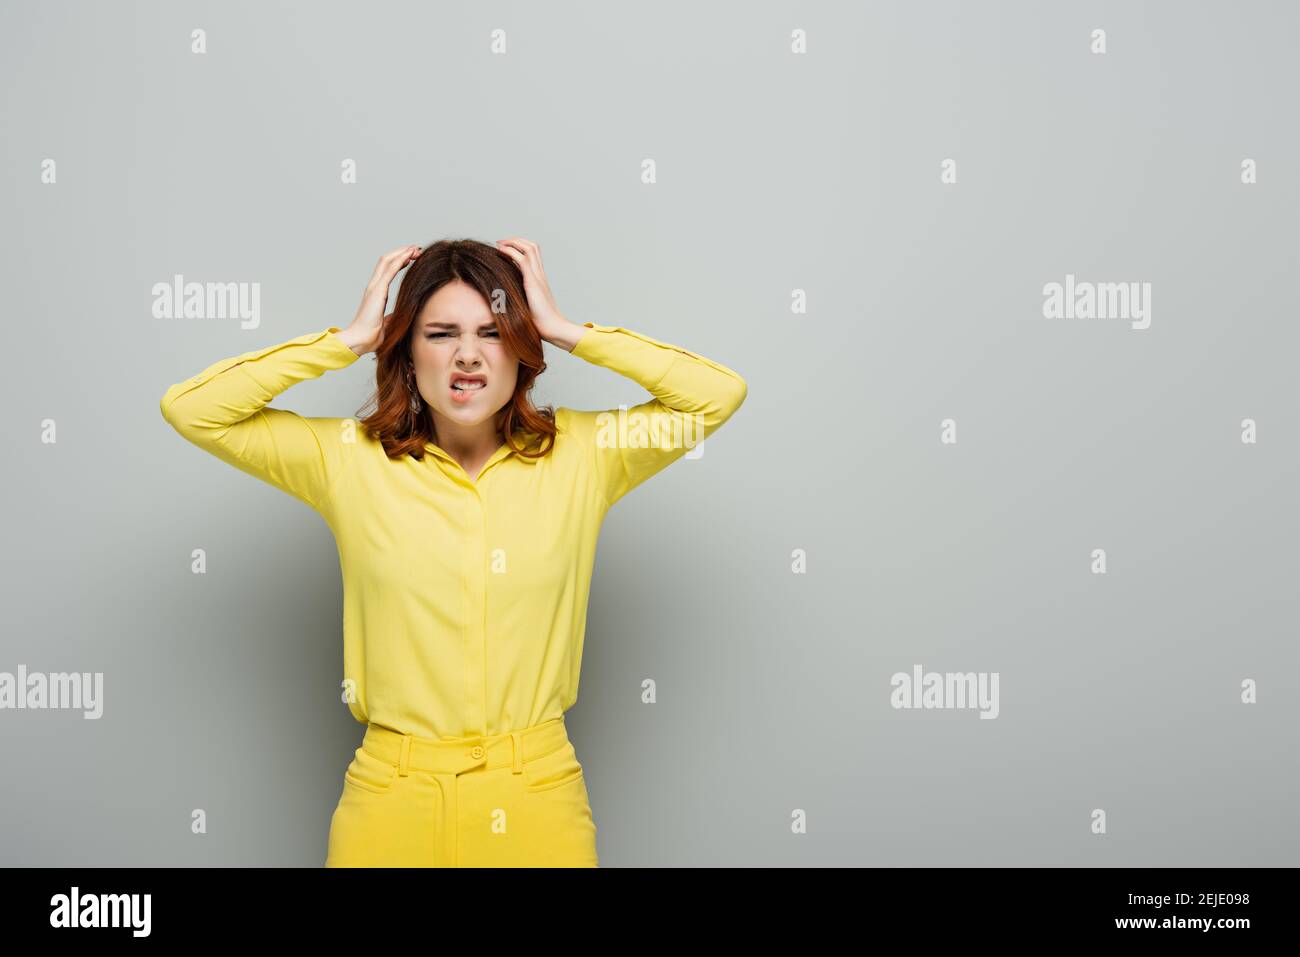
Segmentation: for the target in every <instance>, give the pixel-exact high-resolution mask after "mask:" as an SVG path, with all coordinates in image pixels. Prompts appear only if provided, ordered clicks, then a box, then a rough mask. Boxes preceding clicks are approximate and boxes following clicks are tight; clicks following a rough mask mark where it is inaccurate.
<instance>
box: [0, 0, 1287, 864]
mask: <svg viewBox="0 0 1300 957" xmlns="http://www.w3.org/2000/svg"><path fill="white" fill-rule="evenodd" d="M0 10H2V12H0V75H2V76H3V80H4V90H5V107H4V132H5V135H4V136H3V138H2V139H0V163H2V168H0V181H2V182H3V188H2V192H3V197H4V200H5V207H6V208H5V211H4V213H3V215H0V243H3V245H2V247H0V254H2V255H0V264H2V265H0V268H2V269H3V277H4V288H5V290H6V299H7V307H8V321H7V323H6V333H7V338H8V349H7V357H8V362H7V364H6V368H5V373H4V376H3V380H4V403H5V407H6V415H5V416H4V418H3V427H4V443H5V451H6V456H5V457H6V468H5V469H4V472H3V482H4V496H3V500H4V503H5V510H6V515H5V521H4V528H5V536H4V542H5V544H4V549H3V556H4V573H3V575H0V595H2V596H3V607H4V609H5V617H4V623H5V627H4V629H3V634H0V672H10V673H14V672H16V671H17V669H18V667H19V666H20V665H22V666H25V667H26V668H27V669H28V670H29V671H41V672H47V673H48V672H61V671H76V672H85V673H96V672H99V673H102V674H103V676H104V678H103V681H104V685H103V715H102V717H101V718H99V719H96V720H86V719H84V718H83V717H82V714H81V712H79V711H73V710H43V711H42V710H0V759H2V760H3V767H4V775H3V783H2V784H0V863H3V864H8V865H35V864H55V865H65V864H82V865H88V864H93V865H100V864H103V865H109V864H125V865H137V864H139V865H144V864H161V865H177V864H179V865H188V864H256V865H318V864H320V863H321V862H323V860H324V855H325V838H326V834H327V829H328V825H329V819H330V815H331V813H332V811H333V808H334V803H335V802H336V800H337V798H338V793H339V790H340V787H341V784H342V773H343V769H344V767H345V766H346V764H347V761H348V759H349V757H350V754H351V750H352V749H353V748H355V747H356V746H357V744H358V743H359V741H360V737H361V732H362V730H363V729H362V727H361V726H360V725H358V724H357V723H356V722H355V721H353V720H352V718H351V717H350V715H349V714H348V712H347V710H346V708H345V706H344V705H343V704H342V703H341V702H340V701H339V699H338V695H339V691H338V683H339V678H340V674H341V670H342V639H341V618H340V616H341V602H342V598H341V587H340V579H339V566H338V558H337V555H336V552H335V550H334V543H333V540H332V538H331V536H330V532H329V529H328V528H327V526H326V525H325V523H324V522H323V521H322V520H321V519H320V518H319V517H318V516H316V515H315V513H313V512H312V511H311V510H310V509H309V508H307V507H306V506H305V505H303V504H301V503H299V502H296V501H295V500H293V499H291V498H289V497H288V496H286V495H284V494H283V493H281V492H278V491H277V490H275V489H273V488H271V487H270V486H265V485H262V484H260V483H258V482H257V481H255V480H253V479H252V478H250V477H248V476H246V475H244V474H242V473H240V472H237V471H236V470H234V469H231V468H230V467H228V466H226V465H224V464H222V463H220V462H218V461H216V460H215V459H212V458H210V457H208V456H206V455H204V454H203V453H202V452H200V451H199V450H197V449H195V448H193V447H191V446H188V445H187V444H186V443H184V442H183V440H181V439H180V438H179V436H177V435H176V434H175V433H174V432H173V431H172V430H171V429H170V428H169V427H168V426H167V424H166V423H165V422H164V421H163V420H162V418H161V416H160V414H159V409H158V401H159V399H160V398H161V396H162V393H163V392H164V390H165V389H166V388H167V386H168V385H170V384H172V383H173V382H176V381H179V380H181V379H183V378H186V377H188V376H191V375H195V374H197V373H198V372H199V371H200V370H202V369H203V368H205V367H206V366H207V365H209V364H211V363H212V362H215V361H216V360H218V359H221V358H224V357H227V356H230V355H234V354H238V353H241V352H245V351H249V350H252V349H257V348H262V347H264V346H266V345H271V344H274V343H277V342H280V341H283V340H285V339H289V338H292V337H294V336H297V335H302V334H304V333H307V332H311V331H316V330H320V329H323V328H325V327H327V326H329V325H338V326H345V325H347V324H348V322H350V320H351V318H352V315H353V313H354V312H355V309H356V306H357V304H358V303H359V301H360V297H361V292H362V289H363V287H364V285H365V282H366V280H367V278H368V277H369V274H370V270H371V268H372V267H373V264H374V261H375V260H376V259H377V258H378V256H379V255H380V254H381V253H382V252H384V251H386V250H389V249H391V248H394V247H396V246H399V245H402V244H406V243H419V244H425V243H428V242H430V241H432V240H434V239H437V238H440V237H443V236H461V235H469V236H474V237H477V238H480V239H483V240H486V241H489V242H490V241H491V240H493V239H497V238H500V237H502V236H506V235H522V236H526V237H529V238H530V239H533V240H535V241H536V242H538V243H539V244H540V246H541V248H542V251H543V254H544V257H545V263H546V266H547V270H548V273H549V275H550V278H551V282H552V288H553V289H554V291H555V294H556V297H557V300H558V302H559V304H560V308H561V310H562V312H563V313H564V314H565V315H566V316H567V317H569V318H570V319H572V320H574V321H576V322H585V321H595V322H599V323H605V324H611V325H621V326H625V327H628V328H632V329H635V330H637V331H640V332H643V333H645V334H647V335H650V336H652V337H654V338H656V339H660V340H662V341H667V342H672V343H676V344H680V345H682V346H684V347H686V348H689V349H691V350H693V351H697V352H700V353H702V354H704V355H706V356H708V357H710V358H714V359H716V360H717V361H720V362H722V363H724V364H726V365H728V366H730V367H732V368H734V369H736V370H737V371H739V372H740V373H741V374H742V375H744V376H745V378H746V379H747V381H748V383H749V398H748V401H747V402H746V405H745V407H744V408H743V409H742V410H741V412H740V413H739V414H738V415H737V416H736V417H735V418H734V419H733V420H732V421H731V422H730V423H729V424H728V425H727V426H726V427H725V428H724V430H723V431H722V432H721V433H719V434H718V436H717V437H716V438H715V439H711V440H710V441H709V442H708V443H706V447H705V454H704V456H703V457H702V458H700V459H699V460H697V461H691V460H686V461H683V462H680V463H678V464H677V465H675V466H673V467H672V468H670V469H669V470H668V471H666V472H665V473H663V474H662V475H660V476H657V477H656V478H655V479H653V480H651V482H649V483H648V484H647V485H645V486H644V487H642V488H641V489H639V490H638V491H636V492H635V493H633V494H632V495H631V496H629V497H628V498H627V499H626V500H625V501H624V502H622V503H620V504H619V505H618V506H616V507H615V509H614V510H613V511H612V512H611V513H610V515H609V517H608V519H607V521H606V524H605V528H604V532H603V536H602V539H601V545H600V552H599V557H598V561H597V569H596V576H595V582H594V585H593V595H592V600H591V606H590V615H589V621H588V634H587V641H586V655H585V661H584V664H583V674H582V693H581V698H580V702H579V704H578V705H577V706H576V707H575V708H574V709H573V710H572V711H571V712H570V713H569V715H568V721H569V726H570V729H571V733H572V735H573V738H574V741H575V744H576V746H577V749H578V753H579V754H580V756H581V757H582V759H583V761H584V764H585V766H586V768H587V777H588V788H589V793H590V795H591V800H592V807H593V811H594V814H595V818H596V822H597V825H598V829H599V849H600V853H601V858H602V863H603V864H604V865H606V866H624V865H675V864H684V865H711V864H760V865H794V864H811V865H843V864H891V865H899V864H902V865H911V864H960V865H974V864H993V865H1003V864H1007V865H1009V864H1049V865H1050V864H1082V865H1108V864H1120V865H1239V864H1246V865H1251V864H1289V865H1294V864H1297V863H1300V853H1298V852H1300V837H1298V836H1297V825H1296V818H1295V808H1296V806H1297V801H1298V800H1300V777H1298V774H1297V765H1296V761H1295V753H1296V750H1295V749H1296V740H1295V738H1296V728H1297V718H1298V717H1300V709H1298V707H1297V681H1298V680H1300V667H1298V666H1300V652H1297V645H1296V618H1297V615H1296V613H1297V589H1296V586H1295V581H1296V572H1297V562H1298V559H1297V550H1296V540H1297V533H1298V532H1300V520H1298V516H1300V511H1298V510H1297V507H1296V481H1297V477H1298V473H1300V467H1298V466H1300V416H1298V414H1297V397H1298V396H1297V391H1298V387H1297V376H1296V372H1295V357H1296V351H1297V345H1300V334H1297V331H1296V330H1297V326H1296V306H1297V285H1296V282H1295V267H1296V265H1297V248H1298V244H1297V238H1296V231H1295V227H1296V222H1297V213H1300V197H1298V195H1297V182H1298V181H1300V179H1298V177H1297V160H1298V159H1300V157H1298V155H1297V151H1298V149H1300V137H1298V136H1297V127H1296V124H1295V122H1294V119H1293V116H1294V108H1295V91H1296V87H1297V79H1298V77H1300V65H1298V62H1297V60H1296V58H1295V56H1294V42H1295V36H1296V30H1297V27H1298V26H1300V14H1297V8H1296V7H1295V6H1294V5H1291V4H1286V3H1259V2H1255V3H1232V4H1228V3H1173V2H1169V3H1142V4H1132V3H1088V4H1084V3H1070V4H1065V3H1054V4H1042V3H1033V2H1022V3H997V4H994V3H986V4H978V5H977V4H958V3H925V4H918V3H902V2H898V3H872V4H858V3H853V4H850V3H821V4H816V5H808V6H805V5H800V4H793V3H748V2H747V3H725V4H712V5H707V6H706V5H701V4H696V3H681V2H675V3H669V2H660V3H656V4H654V5H652V6H649V7H647V6H645V5H640V4H636V5H633V4H628V5H626V6H615V5H612V4H604V3H594V2H593V3H581V4H578V3H563V4H561V3H550V4H535V3H495V4H491V5H477V4H476V5H469V4H463V5H461V4H457V5H450V4H448V5H441V4H439V5H434V4H428V3H400V4H399V3H387V4H384V3H377V4H367V5H364V6H363V5H357V4H346V5H344V4H329V5H325V4H319V5H318V4H308V3H296V4H289V3H278V4H268V3H258V4H253V3H245V4H198V3H176V2H169V3H162V2H150V3H137V4H111V5H110V4H99V3H90V2H74V3H61V4H57V5H54V4H39V5H38V4H35V3H14V2H9V3H6V4H4V6H3V7H2V8H0ZM196 28H201V29H203V30H204V31H206V37H207V52H206V53H205V54H201V55H200V54H195V53H192V52H191V31H193V30H194V29H196ZM1098 28H1100V29H1104V30H1105V32H1106V52H1105V53H1104V54H1098V53H1093V52H1090V44H1091V43H1092V40H1091V32H1092V31H1093V30H1094V29H1098ZM497 29H499V30H503V31H505V37H506V43H507V52H506V53H505V54H504V55H499V54H497V55H494V54H493V53H492V52H491V42H492V31H493V30H497ZM797 29H802V30H805V31H806V33H807V52H806V53H803V54H797V53H793V52H791V42H792V40H791V34H792V31H794V30H797ZM646 158H652V159H654V160H655V162H656V164H657V182H655V183H654V184H653V185H650V184H646V183H643V182H641V169H642V166H641V164H642V161H643V160H644V159H646ZM50 159H52V160H54V161H55V163H56V164H57V165H56V169H57V181H56V182H54V183H43V182H42V181H41V176H42V163H43V162H44V161H46V160H50ZM346 159H353V160H355V161H356V163H357V170H358V182H357V183H356V184H354V185H349V184H343V183H341V182H340V164H341V163H342V162H344V160H346ZM946 159H952V160H955V162H956V170H957V180H956V182H955V183H945V182H942V181H941V174H942V169H941V164H942V163H943V162H944V160H946ZM1247 159H1251V160H1254V161H1255V163H1256V164H1257V182H1255V183H1249V184H1248V183H1243V182H1242V162H1243V160H1247ZM177 273H180V274H182V275H184V276H185V277H186V278H187V279H191V280H195V281H200V282H242V283H253V282H257V283H260V287H261V290H262V301H261V316H260V324H259V325H258V327H257V328H251V329H244V328H241V327H240V323H239V322H238V320H236V319H188V320H187V319H159V318H155V317H154V316H153V315H152V314H151V305H152V301H153V296H152V293H151V289H152V287H153V285H154V284H155V283H157V282H168V281H170V280H171V278H172V276H173V275H175V274H177ZM1066 274H1073V275H1074V276H1075V277H1076V278H1077V279H1078V280H1080V281H1091V282H1137V283H1150V284H1151V286H1150V288H1151V301H1150V305H1151V313H1150V325H1149V327H1148V328H1145V329H1139V328H1134V327H1133V324H1132V323H1130V322H1129V321H1126V320H1124V319H1117V318H1112V319H1104V320H1103V319H1079V318H1073V319H1052V318H1046V317H1045V316H1044V298H1045V297H1044V292H1043V289H1044V286H1045V284H1047V283H1051V282H1064V281H1065V276H1066ZM795 290H803V291H804V293H805V294H806V297H807V311H806V313H795V312H792V308H791V303H792V296H793V295H794V291H795ZM548 361H549V362H550V366H551V367H550V369H549V370H548V371H547V372H546V373H545V375H544V377H543V380H542V385H541V386H540V387H539V392H540V398H541V400H543V401H549V402H553V403H555V404H565V405H570V406H574V407H579V408H609V407H613V406H616V405H618V404H619V403H621V402H628V403H632V402H636V401H640V400H641V398H643V397H644V393H643V392H642V391H641V390H640V389H639V388H638V387H637V386H636V385H635V384H634V383H631V382H629V381H627V380H623V379H621V378H619V377H617V376H614V375H612V374H610V373H608V372H605V371H604V370H601V369H597V368H594V367H591V366H588V365H587V364H586V363H583V362H581V361H579V360H576V359H574V358H573V357H571V356H568V355H566V354H564V353H562V352H559V351H557V350H552V349H549V347H548ZM373 369H374V367H373V364H372V363H371V362H370V361H369V359H366V360H363V361H361V362H359V363H357V364H356V365H355V366H353V367H351V368H349V369H347V370H343V371H340V372H335V373H331V374H329V375H328V376H326V377H324V378H322V379H320V380H317V381H314V382H310V383H305V384H303V385H301V386H299V387H295V389H294V390H293V391H292V392H291V393H288V394H286V396H284V397H283V398H282V399H280V400H278V401H277V404H279V405H281V406H284V407H288V408H292V409H294V410H296V411H298V412H300V413H302V414H304V415H339V416H344V415H351V414H353V413H354V412H356V410H357V409H358V408H359V406H360V405H361V403H362V402H363V401H364V399H365V397H366V394H367V392H368V389H369V386H370V385H371V384H372V381H373ZM1245 419H1251V420H1254V422H1255V423H1256V429H1257V431H1256V433H1255V437H1256V441H1254V442H1243V441H1242V435H1243V426H1242V422H1243V420H1245ZM46 420H52V421H53V422H54V423H55V428H56V436H57V441H55V442H53V443H51V442H48V441H43V438H42V432H43V429H44V428H45V427H44V426H43V424H42V423H44V422H46ZM945 420H952V422H953V423H955V429H956V438H957V441H956V442H955V444H954V443H951V442H947V443H945V442H943V441H942V439H943V423H944V422H945ZM194 548H203V549H205V550H206V552H207V555H208V570H207V573H206V574H205V575H194V574H192V573H191V571H190V553H191V550H192V549H194ZM1095 549H1104V550H1105V555H1106V571H1105V573H1104V574H1097V573H1095V572H1094V570H1093V569H1094V554H1093V553H1094V550H1095ZM796 550H803V553H804V554H806V572H804V573H796V572H795V571H794V570H792V565H793V563H794V562H795V561H796V558H795V553H796ZM918 664H919V665H921V666H923V668H925V669H926V670H934V671H939V672H975V673H981V672H982V673H989V674H991V673H994V672H996V673H997V674H998V676H999V708H998V716H997V717H996V718H995V719H992V720H986V719H980V718H979V716H978V713H977V712H976V711H974V710H970V709H943V710H941V709H928V710H927V709H921V710H902V709H895V708H894V707H892V706H891V692H892V688H891V676H892V675H894V674H895V673H897V672H906V673H910V672H911V670H912V668H913V666H914V665H918ZM647 678H650V679H653V680H654V681H655V682H656V685H657V702H656V703H655V704H645V703H643V702H642V700H641V684H642V682H643V681H644V680H645V679H647ZM1247 680H1253V681H1255V682H1257V701H1256V703H1253V704H1250V703H1244V702H1243V701H1242V693H1243V692H1242V683H1243V682H1245V681H1247ZM194 808H203V809H205V810H206V812H207V815H208V830H207V833H206V834H201V835H195V834H192V833H191V832H190V814H191V811H192V809H194ZM1095 809H1101V810H1104V811H1105V814H1106V831H1105V833H1104V834H1099V833H1094V832H1093V820H1094V817H1093V812H1094V810H1095ZM799 811H802V812H803V813H804V814H806V833H794V832H792V831H793V830H795V829H793V828H792V821H794V820H795V819H796V817H797V812H799Z"/></svg>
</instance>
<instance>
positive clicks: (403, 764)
mask: <svg viewBox="0 0 1300 957" xmlns="http://www.w3.org/2000/svg"><path fill="white" fill-rule="evenodd" d="M410 767H411V736H410V735H409V734H404V735H402V750H401V753H400V755H399V756H398V758H397V773H398V774H400V775H401V776H402V777H406V772H407V771H408V770H409V769H410Z"/></svg>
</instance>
